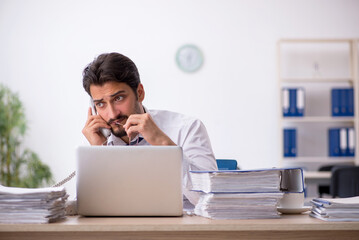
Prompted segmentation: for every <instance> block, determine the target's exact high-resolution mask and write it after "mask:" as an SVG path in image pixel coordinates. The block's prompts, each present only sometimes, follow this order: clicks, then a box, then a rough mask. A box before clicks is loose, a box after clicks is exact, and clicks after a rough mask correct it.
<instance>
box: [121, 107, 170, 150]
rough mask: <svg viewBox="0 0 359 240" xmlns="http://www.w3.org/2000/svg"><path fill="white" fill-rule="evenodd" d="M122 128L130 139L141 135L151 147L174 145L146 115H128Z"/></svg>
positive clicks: (148, 115)
mask: <svg viewBox="0 0 359 240" xmlns="http://www.w3.org/2000/svg"><path fill="white" fill-rule="evenodd" d="M123 127H124V128H125V131H126V133H127V135H128V136H129V137H130V138H131V139H133V138H134V137H135V136H136V135H137V134H141V135H142V136H143V137H144V139H146V141H147V142H148V143H149V144H151V145H176V144H175V143H174V142H173V141H172V140H171V139H170V138H169V137H168V136H167V135H166V134H165V133H164V132H162V131H161V129H159V127H158V126H157V125H156V123H155V122H154V121H153V119H152V117H151V115H150V114H148V113H144V114H132V115H130V116H129V118H128V119H127V121H126V124H125V125H124V126H123Z"/></svg>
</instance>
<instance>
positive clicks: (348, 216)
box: [310, 196, 359, 222]
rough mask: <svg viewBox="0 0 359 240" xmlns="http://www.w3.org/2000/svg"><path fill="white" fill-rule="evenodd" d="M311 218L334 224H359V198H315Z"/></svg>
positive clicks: (312, 202)
mask: <svg viewBox="0 0 359 240" xmlns="http://www.w3.org/2000/svg"><path fill="white" fill-rule="evenodd" d="M311 204H312V205H313V208H312V212H311V213H310V216H312V217H315V218H319V219H321V220H324V221H332V222H346V221H348V222H349V221H350V222H353V221H355V222H358V221H359V196H358V197H350V198H333V199H330V198H314V199H313V200H312V201H311Z"/></svg>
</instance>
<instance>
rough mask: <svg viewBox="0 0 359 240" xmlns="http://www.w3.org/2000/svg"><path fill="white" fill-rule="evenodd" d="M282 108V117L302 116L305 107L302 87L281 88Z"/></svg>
mask: <svg viewBox="0 0 359 240" xmlns="http://www.w3.org/2000/svg"><path fill="white" fill-rule="evenodd" d="M282 98H283V99H282V108H283V116H284V117H303V116H304V109H305V93H304V88H283V89H282Z"/></svg>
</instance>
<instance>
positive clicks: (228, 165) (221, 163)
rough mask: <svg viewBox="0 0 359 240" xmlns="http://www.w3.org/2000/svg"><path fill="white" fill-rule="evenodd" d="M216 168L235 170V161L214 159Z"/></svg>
mask: <svg viewBox="0 0 359 240" xmlns="http://www.w3.org/2000/svg"><path fill="white" fill-rule="evenodd" d="M216 161H217V167H218V170H237V168H238V166H237V161H236V160H234V159H216Z"/></svg>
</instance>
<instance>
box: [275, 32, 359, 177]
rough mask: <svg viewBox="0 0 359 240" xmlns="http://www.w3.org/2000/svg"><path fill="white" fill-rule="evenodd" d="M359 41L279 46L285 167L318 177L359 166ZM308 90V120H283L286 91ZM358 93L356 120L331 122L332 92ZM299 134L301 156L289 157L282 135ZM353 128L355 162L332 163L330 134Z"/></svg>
mask: <svg viewBox="0 0 359 240" xmlns="http://www.w3.org/2000/svg"><path fill="white" fill-rule="evenodd" d="M358 45H359V41H358V39H283V40H280V41H279V42H278V46H277V50H278V93H279V95H280V111H279V131H280V132H279V136H280V158H279V159H280V162H279V165H280V166H281V167H294V166H295V167H303V168H304V169H306V170H308V171H316V170H318V168H319V167H320V166H323V165H332V164H353V165H359V143H358V140H359V114H358V113H359V106H358V105H359V104H358V103H359V83H358V82H359V80H358V68H359V63H358V55H359V52H358V49H359V47H358ZM283 87H301V88H304V90H305V113H304V116H303V117H283V112H282V104H283V102H282V88H283ZM335 87H338V88H340V87H353V88H354V117H332V116H331V94H330V93H331V89H332V88H335ZM286 127H289V128H296V129H297V137H296V138H297V156H296V157H284V154H283V152H284V151H283V140H284V139H283V129H284V128H286ZM331 127H354V129H355V156H354V157H330V156H329V149H328V145H329V144H328V141H329V140H328V129H329V128H331Z"/></svg>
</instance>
